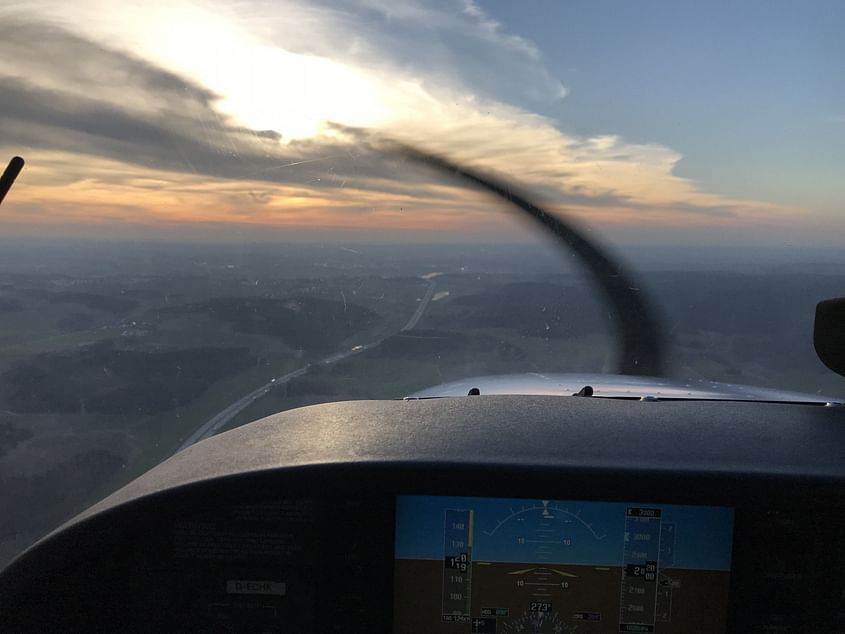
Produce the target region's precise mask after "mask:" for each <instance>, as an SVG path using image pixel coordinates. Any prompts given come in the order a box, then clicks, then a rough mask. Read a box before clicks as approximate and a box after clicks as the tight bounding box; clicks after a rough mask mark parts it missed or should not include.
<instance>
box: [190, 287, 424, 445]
mask: <svg viewBox="0 0 845 634" xmlns="http://www.w3.org/2000/svg"><path fill="white" fill-rule="evenodd" d="M435 285H436V283H435V280H434V279H431V280H429V282H428V288H427V289H426V291H425V295H424V296H423V298H422V299H421V300H420V304H419V306H417V309H416V310H415V311H414V314H413V315H411V318H410V319H409V320H408V322H407V323H406V324H405V325H404V326H403V327H402V328H401V329H400V330H399V332H407V331H409V330H413V329H414V328H416V327H417V324H418V323H419V321H420V319H421V318H422V316H423V313H425V309H426V308H427V307H428V305H429V303H430V302H431V298H432V297H433V296H434V287H435ZM384 339H385V337H382V338H381V339H376V340H375V341H371V342H370V343H367V344H363V345H358V346H355V347H353V348H350V349H349V350H341V351H339V352H335V353H333V354H330V355H328V356H327V357H323V358H322V359H320V360H319V361H316V362H314V363H316V364H322V365H331V364H333V363H337V362H338V361H342V360H343V359H347V358H349V357H351V356H352V355H355V354H359V353H361V352H364V351H365V350H370V349H372V348H375V347H376V346H378V345H380V344H381V342H382V341H384ZM311 365H313V364H308V365H305V366H303V367H301V368H297V369H296V370H293V371H291V372H288V373H286V374H282V375H281V376H277V377H275V378H274V379H271V380H270V381H268V382H267V383H265V384H264V385H262V386H261V387H258V388H256V389H254V390H253V391H252V392H250V393H249V394H246V395H245V396H242V397H241V398H239V399H238V400H237V401H235V402H234V403H231V404H230V405H227V406H226V408H225V409H222V410H221V411H219V412H218V413H217V414H215V415H214V416H212V417H211V418H209V419H208V420H207V421H206V422H205V423H203V424H202V425H201V426H200V427H198V428H197V429H196V430H195V431H194V432H193V433H192V434H191V435H190V436H188V438H186V439H185V441H184V442H183V443H182V444H181V445H179V448H178V449H176V451H175V452H174V453H179V452H180V451H182V450H183V449H186V448H187V447H190V446H191V445H193V444H194V443H197V442H199V441H200V440H205V439H206V438H209V437H211V436H213V435H214V434H216V433H217V432H219V431H220V430H221V429H223V428H224V427H226V424H227V423H228V422H229V421H230V420H232V419H233V418H234V417H235V416H237V415H238V414H240V413H241V412H242V411H244V410H245V409H246V408H247V407H249V406H250V405H252V404H253V403H254V402H255V401H257V400H258V399H259V398H261V397H262V396H264V395H265V394H267V392H269V391H270V390H271V389H273V388H274V387H276V386H277V385H283V384H285V383H287V382H288V381H290V380H291V379H295V378H296V377H298V376H302V375H303V374H305V373H306V372H308V368H310V367H311Z"/></svg>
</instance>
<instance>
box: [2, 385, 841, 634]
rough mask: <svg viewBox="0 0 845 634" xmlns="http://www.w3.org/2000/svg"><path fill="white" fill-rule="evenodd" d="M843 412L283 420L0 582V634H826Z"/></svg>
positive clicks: (136, 494)
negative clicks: (121, 633) (164, 633)
mask: <svg viewBox="0 0 845 634" xmlns="http://www.w3.org/2000/svg"><path fill="white" fill-rule="evenodd" d="M761 413H764V414H765V415H766V416H765V419H761V418H759V416H760V415H761ZM843 414H845V410H838V409H835V408H822V407H818V408H808V407H800V406H761V405H754V406H753V407H751V406H746V405H744V404H721V403H707V404H697V403H677V404H671V403H659V404H644V403H627V402H590V399H574V398H573V399H544V398H530V397H525V398H508V397H488V398H478V399H463V400H457V399H456V400H443V401H432V402H426V401H419V402H410V403H409V402H398V403H383V402H374V403H346V404H332V405H326V406H319V407H312V408H306V409H303V410H299V411H296V412H288V413H285V414H279V415H276V416H274V417H271V418H268V419H265V420H263V421H259V422H257V423H254V424H252V425H248V426H246V427H244V428H240V429H238V430H235V431H233V432H229V433H226V434H223V435H221V436H220V437H216V438H213V439H210V440H209V441H205V442H203V443H200V444H198V445H196V446H194V447H191V448H190V449H188V450H186V451H183V452H181V453H179V454H177V455H176V456H174V457H173V458H171V459H170V460H169V461H167V462H165V463H162V464H161V465H159V466H158V467H156V468H155V469H153V470H152V471H150V472H149V473H148V474H146V475H145V476H143V477H142V478H139V479H138V480H136V481H134V482H133V483H131V484H130V485H127V487H125V488H124V489H122V490H120V491H118V492H116V493H115V494H113V495H112V496H111V497H110V498H107V499H106V500H104V501H103V502H101V503H98V504H97V505H95V506H94V507H92V508H91V509H89V510H88V511H86V512H85V513H84V514H82V515H80V516H79V517H77V518H75V519H74V520H73V521H71V522H69V523H68V524H67V525H66V526H64V527H62V528H61V529H59V530H58V531H57V532H56V533H54V534H53V535H51V536H49V537H48V538H46V539H45V540H43V541H42V542H41V543H39V544H37V545H36V546H35V547H33V548H32V549H30V550H29V551H28V552H26V553H24V554H23V555H22V556H21V557H19V558H18V559H17V560H16V561H14V562H13V563H12V564H11V565H10V566H8V567H7V568H6V569H4V570H3V571H1V572H0V623H2V624H3V629H4V631H10V632H30V631H35V632H44V631H124V632H125V631H145V632H147V631H168V632H197V631H199V632H256V633H259V632H261V633H266V632H296V633H306V632H313V633H318V634H322V633H338V632H371V633H383V634H390V633H393V634H416V633H418V632H426V633H427V634H472V633H474V632H479V633H481V632H496V633H497V634H510V633H519V634H531V633H535V634H541V633H547V632H550V633H552V634H562V633H563V632H658V633H668V632H685V633H687V632H707V633H711V632H730V633H733V632H737V633H742V634H747V633H760V634H763V633H771V632H779V633H793V632H807V633H809V632H812V633H818V632H842V631H845V577H843V576H842V575H841V570H842V569H843V568H845V497H843V494H842V492H843V482H845V473H842V470H843V464H845V463H844V462H843V460H842V450H841V447H843V446H845V426H843V425H842V422H845V421H843V418H842V416H843ZM396 421H402V422H401V424H400V423H397V422H396ZM717 429H718V432H719V433H715V431H716V430H717ZM538 437H542V438H543V442H542V443H538V442H536V438H538ZM684 438H686V439H687V441H688V442H681V440H683V439H684ZM692 439H695V442H692ZM689 465H693V467H690V466H689Z"/></svg>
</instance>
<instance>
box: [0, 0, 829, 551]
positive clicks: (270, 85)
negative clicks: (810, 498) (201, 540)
mask: <svg viewBox="0 0 845 634" xmlns="http://www.w3.org/2000/svg"><path fill="white" fill-rule="evenodd" d="M843 28H845V5H843V4H842V3H840V2H815V3H781V2H771V1H768V0H767V1H765V2H762V1H759V2H745V3H742V4H734V3H706V4H705V3H700V4H692V3H671V4H661V5H656V4H643V3H619V4H615V3H614V4H609V3H604V2H590V3H558V2H536V3H531V4H530V5H526V4H524V3H511V2H507V1H505V0H501V1H484V2H482V1H475V0H442V1H433V2H417V1H415V0H398V1H393V2H389V3H388V2H385V3H380V2H374V1H364V2H324V3H323V2H304V1H298V0H295V1H289V2H272V3H271V2H265V1H262V0H245V1H244V2H239V3H224V2H216V1H214V0H197V1H193V0H184V1H183V0H175V1H174V0H168V1H167V2H157V1H145V2H137V3H130V2H122V3H114V2H100V1H99V0H80V1H79V2H74V3H67V2H62V3H60V2H50V1H42V2H36V3H17V2H11V3H10V2H5V3H3V4H2V5H0V162H2V165H3V166H5V165H6V162H7V161H8V160H9V159H11V157H12V156H14V155H20V156H22V157H23V158H24V159H25V160H26V166H25V167H24V169H23V171H22V172H21V173H20V175H19V176H18V178H17V181H16V182H15V184H14V185H13V186H12V188H11V189H10V191H9V193H8V194H7V196H6V198H5V200H4V201H3V203H2V206H0V509H2V513H0V565H2V564H4V563H6V562H8V561H9V560H10V559H11V558H12V557H14V556H15V555H16V554H18V553H19V552H20V551H21V550H22V549H24V548H25V547H27V546H28V545H30V544H31V543H32V542H33V541H34V540H35V539H37V538H39V537H40V536H42V535H44V534H45V533H46V532H48V531H49V530H51V529H53V528H55V527H56V526H57V525H58V524H59V523H60V522H62V521H63V520H65V519H67V518H69V517H70V516H72V515H73V514H75V513H77V512H79V511H81V510H82V509H84V508H85V507H86V506H87V505H89V504H91V503H92V502H94V501H96V500H97V499H99V498H101V497H103V496H104V495H106V494H108V493H109V492H111V491H113V490H115V489H116V488H117V487H119V486H121V485H123V484H125V483H126V482H128V481H129V480H131V479H132V478H134V477H136V476H138V475H139V474H141V473H143V472H144V471H146V470H147V469H149V468H150V467H152V466H154V465H155V464H157V463H159V462H160V461H161V460H163V459H165V458H167V457H168V456H170V455H172V454H173V453H174V452H176V451H178V450H179V449H181V448H183V447H186V446H188V445H190V444H192V443H193V442H196V441H198V440H201V439H203V438H207V437H209V436H211V435H213V434H216V433H219V432H221V431H225V430H227V429H231V428H233V427H235V426H238V425H242V424H245V423H248V422H250V421H252V420H255V419H257V418H260V417H263V416H267V415H270V414H272V413H275V412H278V411H282V410H287V409H291V408H295V407H299V406H303V405H308V404H314V403H319V402H325V401H336V400H344V399H361V398H400V397H403V396H407V395H410V394H414V393H416V392H418V391H421V390H424V389H426V388H431V387H433V386H437V385H439V384H442V383H445V382H450V381H457V380H460V379H469V378H472V377H478V376H481V375H495V374H523V375H524V374H526V373H535V374H533V375H532V376H533V377H535V378H537V379H542V380H548V375H549V374H550V373H564V372H565V373H580V374H598V373H606V374H610V373H615V372H618V371H619V370H620V368H622V367H624V365H623V364H621V363H620V358H621V356H624V354H623V352H621V350H622V349H623V347H624V346H623V345H622V344H621V343H620V336H619V335H620V332H622V331H623V330H624V329H625V325H624V323H623V322H625V320H626V319H627V317H628V316H627V315H625V314H623V313H624V311H622V313H620V312H619V311H618V310H615V309H614V307H613V302H612V301H610V300H612V299H613V298H612V297H611V298H610V300H609V296H608V292H607V291H606V289H605V290H604V291H603V290H602V288H603V287H602V285H603V284H605V283H607V282H608V280H611V278H614V279H615V278H616V273H614V274H613V275H606V276H605V279H602V276H601V275H597V274H596V272H595V271H591V270H590V268H589V266H585V263H584V261H583V260H582V259H580V257H579V256H577V255H576V254H575V252H574V251H572V250H566V249H565V248H564V247H563V246H562V245H561V243H560V242H559V241H556V240H555V239H554V238H553V236H552V235H551V234H550V232H549V231H547V230H544V229H543V228H542V227H541V226H540V225H539V224H538V223H537V222H534V221H532V220H531V219H530V218H528V217H527V216H525V215H524V214H522V213H521V212H519V211H518V210H517V209H516V208H514V207H513V205H511V204H509V203H508V202H507V201H505V200H503V199H502V198H501V197H496V196H494V195H492V194H491V193H490V192H489V191H485V190H484V189H483V188H480V187H478V186H477V183H476V184H472V183H470V182H468V181H467V180H466V179H465V178H464V177H461V176H460V175H457V174H455V173H454V170H453V171H452V172H451V173H450V171H449V170H448V169H447V170H444V169H439V168H437V167H436V166H433V165H432V164H431V163H430V162H429V163H426V162H425V161H421V160H419V159H420V156H419V155H415V154H414V152H410V151H408V147H412V148H415V150H414V151H419V152H422V153H429V154H432V155H434V156H436V157H440V158H444V159H446V160H448V161H450V162H452V163H453V164H455V165H459V166H464V167H466V168H467V169H470V170H473V171H474V172H475V173H477V174H481V175H484V176H485V177H490V178H493V179H495V180H496V182H499V183H501V182H504V183H506V184H507V187H508V188H509V187H511V184H513V186H514V187H515V188H516V189H514V191H517V190H518V191H520V192H522V193H524V194H525V195H526V196H528V197H529V199H530V200H531V201H535V202H536V203H537V204H541V205H542V206H543V208H544V209H545V210H547V211H549V212H551V213H553V214H556V215H557V216H558V217H560V218H563V219H565V220H566V221H567V222H569V223H571V225H572V227H573V228H575V229H576V230H577V231H578V232H580V233H579V235H581V236H582V237H585V238H586V239H587V240H588V241H589V242H590V243H591V244H593V245H595V246H596V247H597V248H598V249H599V250H600V251H601V252H602V253H603V254H604V255H605V256H607V257H608V258H609V259H610V260H611V261H612V262H613V263H615V264H617V265H618V266H619V267H621V268H620V269H619V270H624V271H625V273H626V275H630V278H625V279H626V280H629V282H630V283H629V284H626V286H625V288H624V289H622V292H624V293H628V292H630V293H633V294H634V295H637V294H638V295H639V296H641V297H644V298H647V301H648V305H649V306H651V307H653V308H654V311H655V313H654V317H655V321H654V324H657V325H658V326H659V328H658V331H659V335H660V337H661V339H662V341H663V347H664V348H665V350H662V352H663V353H665V354H664V355H663V357H664V361H665V363H664V364H663V365H662V366H661V370H660V372H661V373H663V377H662V379H663V380H665V379H666V378H667V377H668V378H670V379H674V380H677V381H678V382H679V383H680V385H682V386H693V385H699V384H700V382H701V381H702V380H706V381H719V382H723V383H730V384H743V385H750V386H759V387H765V388H772V389H776V390H790V391H793V392H803V393H807V394H809V395H810V397H812V396H818V395H825V398H828V397H829V398H843V397H845V380H843V379H842V378H841V377H838V376H837V375H835V374H833V373H832V372H830V371H829V370H827V369H826V368H825V367H824V366H823V365H822V363H821V362H820V361H819V360H818V359H817V357H816V355H815V353H814V351H813V345H812V333H813V317H814V309H815V305H816V303H817V302H818V301H820V300H822V299H827V298H831V297H837V296H841V295H845V266H844V265H845V250H843V249H842V248H841V246H840V245H841V244H842V239H843V235H845V215H843V214H842V213H841V208H840V205H841V201H842V200H843V198H844V197H843V194H845V191H843V190H845V185H843V183H845V180H843V179H842V177H841V174H843V173H845V151H843V149H842V148H845V80H843V77H844V75H843V73H842V72H841V71H842V68H843V62H845V44H843V42H845V40H843V38H842V32H843ZM397 144H403V145H401V146H400V145H397ZM506 189H507V188H506ZM508 191H510V190H508ZM614 292H617V291H614ZM611 295H612V293H611ZM644 301H645V300H644ZM635 325H636V324H635ZM634 331H635V332H636V328H634ZM629 339H630V337H629ZM634 339H635V337H634ZM645 354H649V353H648V351H646V353H645ZM633 367H634V373H636V374H640V375H641V374H643V373H642V372H636V369H637V368H636V359H634V366H633ZM654 367H657V366H654ZM664 369H665V372H663V370H664ZM538 375H542V376H541V377H538ZM523 378H525V377H523ZM640 378H641V379H642V377H640ZM576 383H577V381H576ZM521 385H522V388H521V389H525V390H529V391H530V390H531V389H533V386H534V385H535V383H534V382H533V379H531V378H530V377H529V378H528V379H526V380H523V382H522V383H521ZM637 385H639V384H637ZM636 389H640V388H638V387H637V388H636ZM642 389H643V390H645V388H642ZM772 394H774V393H769V397H770V398H775V397H776V395H775V396H772ZM810 397H808V398H810ZM788 400H795V398H794V395H793V396H792V397H790V398H789V399H788Z"/></svg>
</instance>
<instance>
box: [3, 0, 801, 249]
mask: <svg viewBox="0 0 845 634" xmlns="http://www.w3.org/2000/svg"><path fill="white" fill-rule="evenodd" d="M387 7H388V5H381V4H380V3H377V2H374V1H370V2H364V3H355V4H354V5H353V4H352V3H346V2H340V3H326V4H319V3H317V4H309V5H305V4H302V3H299V2H290V3H286V4H284V5H282V6H279V5H278V4H277V3H269V2H260V1H257V2H249V3H241V4H239V5H238V6H236V7H223V6H222V5H213V4H209V3H202V4H200V3H182V4H179V3H175V4H174V3H172V2H169V3H167V4H159V5H157V4H156V3H155V2H148V3H144V4H138V5H124V4H121V6H120V7H119V8H116V5H114V4H113V3H100V2H94V1H89V2H85V3H83V4H81V5H80V6H78V7H77V6H74V7H73V10H72V11H71V10H70V9H69V8H68V7H67V6H64V5H60V4H55V5H51V4H49V3H47V4H40V5H39V8H38V11H39V13H33V10H32V9H7V10H6V11H5V12H3V11H0V126H2V129H3V135H2V140H1V141H0V142H2V144H3V147H2V148H0V149H2V150H3V151H4V152H7V153H8V152H20V151H22V150H25V151H26V153H27V155H28V156H27V158H28V159H29V165H28V167H27V170H26V172H25V178H23V179H21V182H20V183H19V185H16V190H15V192H14V197H10V198H9V202H7V204H6V205H4V207H3V208H2V210H0V214H2V218H3V221H4V222H5V223H6V224H7V225H8V224H20V225H42V226H43V225H50V224H53V225H63V226H64V225H68V224H74V223H77V224H82V225H87V226H90V227H96V226H97V225H102V224H112V225H114V224H115V223H117V224H120V223H141V224H145V225H148V226H151V227H155V226H160V227H167V226H168V225H174V224H185V223H191V222H196V223H210V224H212V225H214V224H218V225H220V226H221V227H225V226H226V225H227V224H232V225H240V224H246V225H249V224H253V225H276V226H287V227H323V228H332V227H334V228H343V227H346V228H358V229H372V228H376V227H378V228H382V229H388V230H401V229H406V230H407V229H411V230H424V229H426V228H432V227H439V228H444V229H450V230H453V231H461V230H463V229H464V228H466V227H469V226H473V227H477V226H479V221H480V220H481V219H482V218H483V219H484V223H483V224H484V226H485V227H486V231H487V233H491V234H495V233H496V232H497V231H501V232H504V231H507V229H505V228H504V227H506V225H507V223H506V222H505V221H503V220H501V218H500V217H499V216H495V215H491V214H490V213H489V209H488V201H487V199H486V198H484V197H483V196H481V195H480V194H478V193H476V192H469V191H467V190H465V189H462V188H460V187H459V186H458V185H457V184H456V183H453V182H448V181H443V180H442V179H441V178H440V177H439V176H435V175H434V174H432V173H429V172H427V171H426V170H425V169H421V168H419V167H418V166H414V165H410V164H407V163H405V162H402V161H397V160H396V159H395V158H391V157H390V156H384V155H381V154H379V153H378V152H373V151H372V150H371V149H370V148H369V147H368V146H367V145H366V144H362V143H361V142H360V141H359V139H357V138H356V137H355V136H354V135H352V136H351V135H348V134H345V133H343V132H342V130H343V127H342V126H344V125H352V126H357V127H361V126H362V125H363V126H364V127H369V128H372V129H373V130H375V131H376V132H377V133H379V134H383V135H386V136H390V137H394V138H398V139H401V140H403V141H407V142H410V143H414V144H416V145H418V146H420V147H422V148H424V149H428V150H431V151H434V152H437V153H441V154H445V155H448V156H450V157H452V158H453V159H455V160H458V161H462V162H466V163H469V164H471V165H473V166H474V167H476V168H481V169H484V170H488V171H491V172H494V173H497V174H499V175H508V176H510V177H513V178H516V179H518V180H519V181H520V182H522V183H525V184H526V186H528V187H530V188H531V189H532V191H536V192H539V194H540V196H541V197H542V198H543V199H544V200H545V201H547V202H549V203H552V204H553V206H554V205H556V206H557V208H558V209H559V210H561V211H565V212H567V213H570V214H573V215H575V216H578V217H580V218H582V219H585V220H586V221H588V222H595V223H601V224H602V225H605V226H616V227H622V228H626V227H627V228H639V229H642V228H644V227H645V228H646V230H647V231H648V232H650V233H652V234H653V232H654V231H665V230H667V229H668V230H673V229H679V228H684V227H690V226H700V227H710V228H717V229H720V228H722V227H725V226H733V227H735V228H742V227H748V226H752V225H753V226H756V227H759V226H761V225H771V226H779V225H782V224H784V223H785V222H786V219H788V218H794V215H795V214H796V213H797V210H790V209H782V208H777V207H775V206H772V205H767V204H763V203H755V202H753V201H740V200H732V199H729V198H725V197H722V196H719V195H716V194H708V193H705V192H701V191H699V190H698V189H697V188H696V186H695V184H694V183H693V182H691V181H689V180H686V179H682V178H679V177H676V176H674V175H673V173H672V172H673V169H674V166H675V165H676V163H677V162H678V161H679V160H680V158H681V156H680V155H679V154H678V153H676V152H674V151H672V150H671V149H669V148H666V147H663V146H660V145H656V144H631V143H627V142H626V141H625V140H624V139H622V138H620V137H618V136H614V135H612V134H608V135H605V136H599V137H593V138H583V137H578V136H574V135H570V134H566V133H565V132H563V131H562V130H561V128H560V124H559V123H558V122H555V121H552V120H549V119H547V118H544V117H541V116H538V115H535V114H532V113H531V112H530V111H529V110H527V109H526V106H525V102H526V101H531V100H540V101H542V100H556V99H561V98H564V95H565V90H564V88H563V87H562V86H561V85H560V83H559V82H557V81H556V80H555V79H554V77H553V76H552V75H551V74H550V73H549V71H548V70H547V69H546V68H545V67H544V65H543V60H542V56H541V54H540V52H539V51H538V50H537V49H536V48H535V47H534V46H533V44H531V43H530V42H529V41H527V40H525V39H523V38H521V37H518V36H516V35H512V34H509V33H507V32H506V30H505V29H504V27H503V26H502V25H500V24H498V23H497V22H495V21H494V20H492V19H490V18H489V17H488V16H487V15H486V14H485V13H484V12H483V11H482V10H481V9H480V8H479V6H478V5H477V4H475V3H474V2H472V1H471V0H463V1H461V2H454V3H453V2H442V3H425V4H421V3H417V2H413V1H410V0H403V1H401V2H393V3H390V5H389V8H387ZM208 51H213V52H211V53H208ZM198 53H204V55H199V54H198ZM517 92H518V93H519V94H520V95H521V99H520V100H521V101H522V102H523V103H522V104H520V105H514V103H509V102H508V95H513V94H516V93H517ZM511 101H513V100H511ZM256 104H258V105H256ZM311 106H313V107H312V108H311V110H313V111H314V112H311V111H310V110H309V107H311ZM370 106H372V107H370ZM315 113H316V114H315ZM262 123H266V124H267V126H266V127H265V126H262V125H259V124H262ZM334 124H340V125H334ZM11 201H14V203H13V204H9V203H10V202H11ZM93 230H94V229H92V231H93Z"/></svg>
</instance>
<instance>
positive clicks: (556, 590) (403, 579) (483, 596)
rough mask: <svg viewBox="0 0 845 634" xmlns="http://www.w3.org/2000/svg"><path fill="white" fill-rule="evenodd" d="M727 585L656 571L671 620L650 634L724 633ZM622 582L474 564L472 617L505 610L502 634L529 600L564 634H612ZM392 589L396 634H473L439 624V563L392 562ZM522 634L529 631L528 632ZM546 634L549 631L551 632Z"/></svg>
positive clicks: (616, 576)
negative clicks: (595, 616) (592, 617)
mask: <svg viewBox="0 0 845 634" xmlns="http://www.w3.org/2000/svg"><path fill="white" fill-rule="evenodd" d="M570 575H571V576H570ZM728 581H729V573H728V572H726V571H712V570H682V569H667V570H666V571H661V574H660V582H661V588H662V589H663V592H664V593H667V592H668V591H669V590H670V589H671V610H670V613H671V617H670V618H671V621H670V622H659V621H658V622H657V623H656V624H655V632H656V633H658V634H669V633H674V632H720V631H723V630H724V628H725V623H724V619H725V614H726V613H727V607H728ZM520 582H521V583H520ZM621 583H622V569H621V568H618V567H609V568H596V567H593V566H572V565H556V564H549V565H547V566H541V565H538V564H510V563H509V564H504V563H485V562H475V563H474V564H473V566H472V591H471V616H472V617H477V616H480V615H481V608H482V607H485V608H487V607H490V608H508V609H509V611H510V616H509V617H508V618H500V619H498V622H497V630H496V631H497V632H499V633H501V632H507V631H508V629H509V628H508V625H509V624H510V625H511V626H512V625H513V624H514V623H515V622H516V620H517V619H519V618H520V617H524V616H525V615H526V614H527V613H528V610H529V606H530V604H531V602H532V601H534V602H550V603H551V604H552V608H551V609H552V611H553V612H556V613H557V615H558V620H559V622H560V623H561V624H563V625H567V626H569V627H570V628H571V627H573V626H577V631H578V632H617V631H618V625H619V602H620V589H621ZM563 584H566V587H564V585H563ZM394 587H395V596H394V632H395V634H440V633H443V634H459V633H464V632H472V628H471V626H470V624H469V623H444V622H443V621H442V619H441V594H442V588H443V564H442V563H441V562H439V561H420V560H407V559H402V560H398V561H397V562H396V567H395V579H394ZM667 600H668V597H664V598H663V599H661V602H660V603H661V607H664V608H668V605H667ZM585 612H592V613H599V614H601V622H594V623H593V622H588V621H585V620H578V619H576V618H573V616H574V615H576V614H577V613H585ZM526 631H527V632H531V629H530V628H528V629H526ZM542 631H545V629H544V630H542ZM562 631H564V632H565V631H567V629H565V628H564V629H563V630H562ZM549 632H553V630H552V629H551V626H550V627H549Z"/></svg>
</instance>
